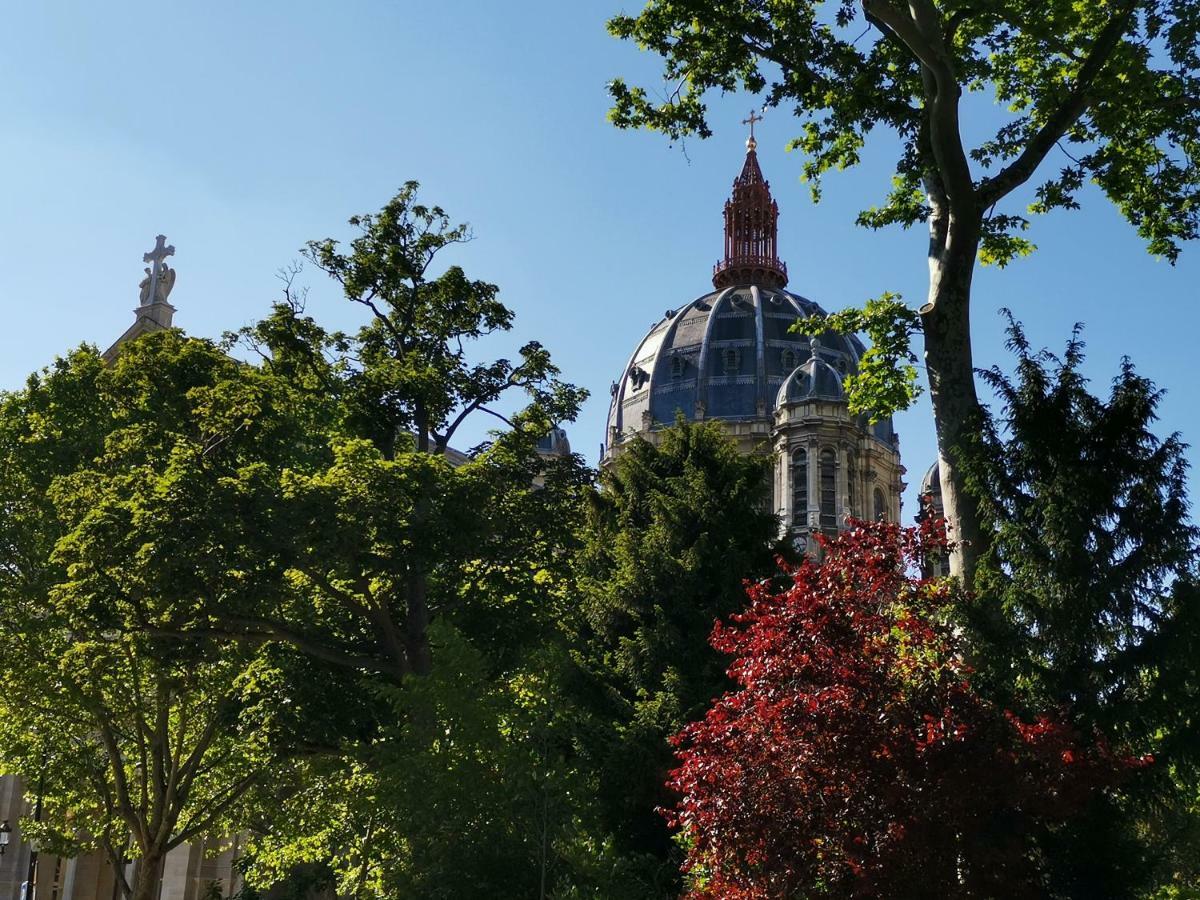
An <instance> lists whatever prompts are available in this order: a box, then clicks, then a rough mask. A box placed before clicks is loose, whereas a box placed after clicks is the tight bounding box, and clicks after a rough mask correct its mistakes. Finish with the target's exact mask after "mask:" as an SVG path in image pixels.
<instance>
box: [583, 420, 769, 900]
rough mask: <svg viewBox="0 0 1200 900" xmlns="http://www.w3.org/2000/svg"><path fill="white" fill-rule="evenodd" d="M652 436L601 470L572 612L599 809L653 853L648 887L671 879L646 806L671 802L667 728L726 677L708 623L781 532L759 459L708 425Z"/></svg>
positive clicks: (628, 851) (623, 836)
mask: <svg viewBox="0 0 1200 900" xmlns="http://www.w3.org/2000/svg"><path fill="white" fill-rule="evenodd" d="M656 444H657V446H656V445H655V444H651V443H649V442H647V441H645V440H642V439H640V438H637V439H634V440H632V441H630V442H628V443H627V444H626V445H625V446H623V447H622V449H621V451H620V454H619V455H618V456H617V458H616V460H615V461H614V463H613V465H612V467H611V469H609V470H608V471H606V472H605V473H604V474H603V485H604V490H603V491H602V492H601V493H600V494H599V495H597V497H596V498H595V501H594V504H593V506H592V509H591V510H590V513H589V515H588V519H587V524H586V527H585V529H584V540H585V545H584V548H583V551H582V554H581V556H580V558H579V564H578V579H579V580H578V589H577V590H578V597H577V605H576V608H575V609H574V610H572V611H570V613H569V618H568V627H570V628H571V629H572V630H573V631H574V634H573V636H572V649H573V653H574V655H575V659H576V660H577V662H578V664H579V666H580V667H581V670H582V671H581V672H580V680H579V682H578V684H577V686H576V692H577V693H576V696H578V697H579V702H580V704H581V705H582V707H583V708H584V709H585V710H586V711H587V712H588V718H589V720H590V724H589V726H588V729H587V730H586V731H584V732H583V733H582V736H581V741H582V748H583V752H584V754H585V757H586V759H587V760H588V766H589V767H590V768H591V769H592V770H593V771H594V772H595V773H596V777H597V778H598V785H597V790H598V792H599V796H600V798H601V802H602V804H603V820H602V821H603V824H604V826H605V828H606V830H607V832H608V833H610V834H613V835H614V836H615V837H616V839H617V840H618V847H619V849H620V850H621V852H622V853H623V854H624V855H626V856H627V857H628V858H630V859H631V860H637V859H639V858H643V854H649V857H648V859H646V862H647V863H648V864H649V866H650V868H651V870H653V869H658V870H659V872H660V875H659V878H660V880H659V882H658V883H657V886H656V888H655V889H654V893H648V894H646V896H665V895H666V893H664V892H668V891H670V890H671V889H672V888H677V883H676V882H675V881H674V877H675V873H674V872H672V871H671V870H670V867H663V866H662V864H661V861H662V860H663V859H664V858H665V857H667V856H669V855H671V852H672V845H671V843H670V840H669V836H668V833H667V829H666V827H665V823H664V822H663V820H662V819H661V817H660V816H659V815H658V814H657V813H656V812H655V809H656V807H659V806H663V805H666V804H667V803H668V802H669V795H668V794H667V792H666V790H665V788H664V783H665V780H666V773H667V771H668V770H669V769H670V768H671V767H672V765H673V759H672V754H671V750H670V747H669V746H668V743H667V738H668V737H669V735H671V734H672V733H674V732H675V731H676V730H678V728H679V727H681V726H682V725H683V724H684V723H686V722H688V721H690V720H692V719H693V718H695V717H696V716H697V715H699V713H700V712H701V711H702V710H703V709H704V707H705V706H706V704H707V703H708V701H709V700H710V698H711V697H712V696H714V694H715V693H718V692H719V691H720V690H721V689H722V687H723V686H724V685H725V684H726V679H725V674H724V663H723V661H722V660H721V659H720V658H719V657H718V656H717V654H716V653H715V652H713V651H712V650H711V648H709V647H708V644H707V636H708V633H709V631H710V630H711V628H712V624H713V622H714V621H715V620H716V619H717V618H718V617H721V616H726V615H729V614H730V613H732V612H733V611H734V610H736V609H737V608H738V607H739V606H740V604H741V602H742V596H743V589H742V583H743V580H744V579H747V578H751V579H755V578H762V577H765V576H768V575H770V574H772V573H773V572H774V571H775V565H774V560H773V556H774V551H775V549H777V548H776V547H775V541H776V538H777V534H778V523H777V520H776V518H775V517H774V516H773V515H772V514H771V513H770V512H769V507H768V504H769V498H770V481H769V477H770V476H769V472H770V467H769V459H768V458H767V457H765V456H744V455H742V454H741V453H740V452H739V451H738V448H737V446H736V445H735V444H734V442H733V441H732V440H731V439H730V438H728V437H727V436H726V435H725V434H724V433H723V432H722V431H721V428H720V426H719V425H717V424H713V423H708V424H690V423H688V422H686V421H683V420H682V419H681V420H680V421H678V422H677V423H676V424H675V426H674V427H672V428H666V429H663V430H662V431H661V432H660V433H659V434H658V440H657V441H656ZM663 879H665V880H663Z"/></svg>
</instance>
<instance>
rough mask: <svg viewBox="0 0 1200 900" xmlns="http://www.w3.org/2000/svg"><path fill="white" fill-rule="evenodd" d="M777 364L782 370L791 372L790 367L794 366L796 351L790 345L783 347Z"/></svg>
mask: <svg viewBox="0 0 1200 900" xmlns="http://www.w3.org/2000/svg"><path fill="white" fill-rule="evenodd" d="M779 364H780V365H781V366H782V367H783V371H784V372H791V371H792V369H794V368H796V351H795V350H793V349H791V348H790V347H788V348H785V349H784V351H783V352H782V353H780V354H779Z"/></svg>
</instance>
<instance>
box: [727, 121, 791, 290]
mask: <svg viewBox="0 0 1200 900" xmlns="http://www.w3.org/2000/svg"><path fill="white" fill-rule="evenodd" d="M761 121H762V116H760V115H756V114H755V113H754V112H753V111H751V113H750V116H749V117H748V118H745V119H743V120H742V124H744V125H749V126H750V139H749V140H747V141H746V161H745V163H743V165H742V174H741V175H739V176H738V177H737V178H735V179H734V181H733V196H732V197H730V198H729V200H728V201H726V203H725V259H724V260H722V261H721V262H719V263H717V264H716V266H714V267H713V285H714V286H716V287H717V288H718V289H719V288H726V287H732V286H734V285H740V284H758V285H762V286H763V287H771V288H781V287H783V286H784V285H786V284H787V280H788V278H787V266H785V265H784V264H783V262H782V261H781V260H780V259H779V255H778V248H777V234H776V228H777V225H778V222H779V206H778V205H777V204H776V203H775V201H774V200H772V199H771V185H770V184H769V183H768V182H767V180H766V179H765V178H763V173H762V169H760V168H759V167H758V154H756V153H755V152H754V148H755V147H756V146H757V141H755V139H754V124H755V123H756V122H761Z"/></svg>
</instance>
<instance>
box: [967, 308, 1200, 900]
mask: <svg viewBox="0 0 1200 900" xmlns="http://www.w3.org/2000/svg"><path fill="white" fill-rule="evenodd" d="M1009 335H1010V339H1009V345H1010V347H1011V348H1012V349H1013V350H1014V352H1015V353H1016V355H1017V366H1016V372H1015V374H1014V375H1013V376H1012V377H1010V376H1007V375H1005V374H1004V373H1003V372H1002V371H1000V370H999V369H998V368H994V369H991V370H990V371H988V372H985V373H982V374H983V377H984V378H985V379H986V380H987V382H988V383H989V384H990V385H991V387H992V388H993V389H994V390H995V391H996V393H997V394H998V396H999V398H1000V403H1001V410H1000V416H999V421H998V422H997V423H994V424H989V425H988V427H987V428H986V429H985V430H984V432H983V434H982V435H981V436H980V440H979V443H978V445H977V447H976V448H975V450H974V451H973V453H972V454H971V457H972V458H971V461H970V465H969V468H968V471H969V475H970V482H969V483H970V485H971V489H972V490H973V491H974V492H975V493H976V495H977V496H978V497H979V498H980V499H981V501H982V505H981V510H982V512H983V515H984V522H985V523H986V525H987V527H988V528H989V529H990V530H991V531H992V532H993V534H994V540H993V542H992V545H991V547H990V549H989V551H988V553H986V554H985V556H984V557H983V560H982V564H981V567H980V569H979V572H978V575H977V579H976V589H977V590H976V594H977V600H976V602H975V606H974V607H973V608H971V609H970V610H969V620H970V622H971V623H972V625H973V627H974V630H975V633H976V635H977V639H978V641H979V644H978V658H977V659H976V660H975V662H976V664H977V665H978V667H979V669H980V672H979V676H980V679H981V681H982V683H984V684H986V685H987V686H988V687H989V689H990V690H992V691H994V692H995V693H996V694H997V695H998V696H999V697H1000V698H1001V699H1002V700H1003V701H1004V702H1005V703H1008V704H1014V705H1018V706H1024V707H1026V708H1028V707H1029V706H1031V705H1037V704H1046V705H1049V706H1051V707H1053V706H1059V707H1062V708H1064V709H1069V710H1071V712H1072V715H1073V716H1074V719H1075V721H1076V722H1077V723H1078V725H1079V726H1080V727H1081V728H1083V729H1085V730H1089V731H1090V730H1092V729H1095V730H1097V731H1098V732H1099V733H1101V734H1103V735H1105V736H1106V737H1107V738H1108V739H1109V740H1110V741H1111V742H1112V743H1113V744H1114V746H1119V747H1121V748H1124V749H1127V750H1129V751H1130V752H1133V753H1137V754H1145V753H1150V754H1153V755H1154V757H1155V759H1156V763H1155V765H1153V766H1150V767H1148V768H1147V769H1145V770H1144V771H1142V772H1140V773H1139V774H1138V775H1137V776H1135V777H1134V778H1132V779H1131V780H1130V782H1129V783H1128V784H1127V785H1126V786H1125V788H1124V789H1123V790H1122V791H1120V792H1117V793H1114V794H1111V795H1109V796H1108V797H1107V798H1106V799H1104V800H1102V801H1099V802H1098V803H1097V804H1096V807H1095V809H1094V810H1093V812H1092V815H1091V816H1090V817H1089V819H1088V820H1087V821H1086V822H1084V823H1083V824H1081V825H1080V826H1079V827H1078V828H1076V829H1073V830H1072V831H1071V832H1070V833H1064V834H1062V835H1060V836H1059V837H1060V840H1061V846H1059V847H1057V848H1056V849H1055V850H1054V852H1053V853H1052V856H1053V859H1054V861H1055V863H1056V866H1057V869H1058V871H1057V874H1056V878H1057V879H1058V882H1059V883H1060V884H1062V885H1064V888H1063V891H1064V892H1063V894H1062V896H1074V897H1103V896H1129V892H1130V891H1132V890H1133V889H1134V887H1135V886H1137V885H1144V884H1146V883H1147V882H1148V883H1150V884H1153V883H1155V882H1154V881H1153V879H1154V878H1158V877H1164V876H1162V873H1163V872H1164V871H1165V872H1166V873H1168V874H1171V873H1175V874H1180V873H1182V874H1183V875H1187V874H1188V873H1190V874H1191V875H1192V876H1195V875H1196V874H1197V873H1200V855H1197V853H1196V851H1197V845H1196V843H1195V835H1194V833H1193V834H1191V835H1188V833H1187V832H1189V831H1190V832H1194V831H1195V825H1194V824H1192V823H1193V820H1194V811H1193V809H1192V807H1193V805H1194V803H1195V801H1196V798H1197V795H1198V784H1200V782H1198V781H1197V765H1198V764H1200V716H1198V715H1197V712H1198V706H1197V703H1198V698H1200V589H1198V584H1197V570H1196V562H1197V529H1196V528H1195V526H1193V525H1192V524H1191V522H1190V521H1189V519H1188V503H1187V495H1186V482H1185V475H1186V468H1187V466H1186V462H1185V459H1184V456H1183V449H1184V447H1183V445H1182V444H1181V443H1180V440H1179V438H1178V436H1177V435H1171V436H1169V437H1167V438H1166V439H1160V438H1158V437H1157V436H1155V434H1154V433H1153V431H1152V430H1151V429H1152V426H1153V423H1154V420H1155V418H1156V408H1157V406H1158V404H1159V402H1160V399H1161V396H1162V395H1161V392H1159V391H1158V390H1156V389H1155V388H1154V386H1153V385H1152V384H1151V383H1150V382H1149V381H1148V380H1147V379H1146V378H1144V377H1142V376H1140V375H1138V374H1137V373H1136V372H1135V370H1134V368H1133V366H1132V364H1131V363H1130V362H1129V361H1128V360H1125V361H1124V363H1123V364H1122V367H1121V372H1120V374H1119V375H1118V376H1117V377H1116V378H1115V379H1114V381H1113V384H1112V388H1111V390H1110V392H1109V395H1108V396H1107V398H1101V397H1097V396H1095V395H1093V394H1092V393H1091V392H1090V391H1089V390H1088V385H1087V381H1086V379H1085V378H1084V377H1083V375H1082V373H1081V371H1080V369H1081V366H1082V364H1083V343H1082V341H1081V340H1080V338H1079V334H1078V331H1076V334H1075V336H1074V337H1073V338H1072V339H1071V341H1070V342H1069V343H1068V344H1067V348H1066V352H1065V354H1064V355H1063V357H1062V358H1061V359H1060V358H1058V357H1055V356H1053V355H1051V354H1049V353H1047V352H1045V351H1041V352H1034V351H1033V350H1032V349H1031V348H1030V346H1029V343H1028V341H1027V340H1026V338H1025V335H1024V333H1023V332H1022V330H1021V328H1020V326H1019V325H1017V324H1016V323H1015V322H1012V321H1011V319H1010V327H1009Z"/></svg>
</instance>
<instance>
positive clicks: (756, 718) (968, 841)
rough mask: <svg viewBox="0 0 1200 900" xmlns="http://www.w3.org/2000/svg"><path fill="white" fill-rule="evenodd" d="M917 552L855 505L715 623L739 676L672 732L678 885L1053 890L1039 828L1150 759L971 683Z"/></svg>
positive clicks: (922, 538)
mask: <svg viewBox="0 0 1200 900" xmlns="http://www.w3.org/2000/svg"><path fill="white" fill-rule="evenodd" d="M942 546H943V547H944V544H942ZM930 552H939V551H938V542H937V540H936V536H935V534H934V530H933V529H932V528H929V527H927V528H926V529H925V530H924V531H923V532H920V533H918V532H915V531H902V530H901V529H899V528H898V527H897V526H895V525H886V524H875V525H869V526H868V525H864V526H862V527H861V528H859V529H856V530H854V531H851V532H847V533H845V534H842V535H840V536H839V537H838V538H837V539H836V540H834V541H832V542H827V543H826V545H825V556H824V559H823V560H822V562H821V563H820V564H819V565H818V564H815V563H813V562H811V561H808V562H805V563H804V564H803V565H801V566H800V567H798V568H797V569H795V570H794V571H792V573H791V578H790V579H789V583H788V584H786V586H785V587H783V588H782V589H776V588H773V587H771V586H769V585H765V584H763V585H755V586H752V587H751V588H750V589H749V591H748V594H749V600H750V603H749V606H748V608H747V609H746V610H745V611H744V612H742V613H740V614H738V615H736V616H734V617H732V621H730V622H729V623H728V624H719V625H718V626H717V628H716V629H715V630H714V632H713V644H714V646H715V647H717V648H718V649H720V650H722V651H724V652H725V653H728V654H730V655H731V656H732V657H733V662H732V666H731V668H730V674H731V675H733V677H734V679H735V680H736V682H737V688H736V690H732V691H730V692H729V693H727V694H726V695H725V696H723V697H721V698H720V699H719V700H717V701H716V702H714V704H713V705H712V708H711V709H710V710H709V711H708V713H707V715H706V716H705V717H704V719H703V720H702V721H700V722H697V723H695V724H693V725H689V726H688V727H687V728H686V729H685V730H684V731H683V732H682V734H681V735H680V736H679V738H678V743H679V747H680V760H681V763H682V765H681V766H680V768H679V769H678V770H677V771H676V772H675V773H673V777H672V784H673V786H674V787H675V788H677V789H678V790H679V792H680V794H681V799H680V800H679V802H678V804H677V805H676V806H675V808H674V810H673V811H672V813H671V818H672V821H673V822H674V824H675V825H676V826H677V827H679V828H680V829H681V832H682V837H683V838H684V839H685V845H686V847H687V850H688V858H687V862H686V869H687V871H688V873H689V881H690V885H691V891H690V892H689V894H688V896H689V897H695V898H701V897H711V898H731V897H739V898H740V897H744V898H775V897H779V898H783V897H819V896H832V897H931V898H932V897H962V898H966V897H1012V898H1017V897H1035V896H1036V897H1061V896H1071V894H1070V893H1069V892H1066V893H1064V892H1063V891H1061V890H1060V885H1057V884H1054V883H1053V882H1052V881H1050V880H1048V879H1047V869H1048V868H1050V865H1049V864H1048V863H1049V860H1048V858H1047V857H1048V855H1049V854H1048V853H1047V852H1046V850H1047V846H1046V845H1047V842H1049V843H1050V845H1051V846H1053V839H1054V835H1055V833H1056V832H1057V831H1059V830H1063V829H1068V830H1069V829H1070V828H1072V827H1074V820H1075V818H1076V817H1077V816H1078V815H1079V814H1080V812H1081V811H1083V810H1085V809H1086V808H1087V807H1088V804H1089V802H1090V801H1091V800H1092V799H1093V798H1095V797H1097V796H1099V795H1100V794H1101V793H1102V792H1103V791H1104V790H1105V789H1107V788H1111V787H1112V786H1113V785H1114V784H1116V783H1117V782H1118V781H1119V780H1120V779H1121V777H1122V776H1123V775H1124V774H1126V773H1128V772H1129V771H1131V770H1135V769H1137V768H1140V767H1142V766H1143V765H1145V764H1146V763H1147V762H1149V761H1148V760H1140V759H1133V758H1129V757H1124V758H1116V757H1114V756H1113V755H1112V753H1111V752H1110V751H1109V750H1108V749H1107V747H1106V746H1105V745H1104V744H1103V743H1100V742H1097V741H1095V740H1094V739H1092V738H1090V736H1084V735H1081V734H1078V733H1076V732H1074V731H1073V729H1072V728H1071V726H1070V724H1069V723H1068V722H1065V721H1064V720H1063V719H1062V718H1060V717H1059V716H1058V714H1057V713H1056V714H1055V715H1041V716H1037V717H1036V718H1033V717H1031V718H1030V719H1027V720H1023V719H1022V718H1020V717H1017V716H1014V715H1012V714H1011V713H1006V712H1005V711H1004V710H1003V709H1002V708H1001V707H999V706H997V705H995V704H994V703H991V702H989V701H988V700H987V699H985V698H984V697H983V696H982V695H981V694H980V693H979V692H978V691H977V690H975V688H974V687H973V685H972V684H971V680H970V670H969V668H968V667H967V666H966V665H965V664H964V663H963V659H962V651H963V649H964V647H963V642H962V639H961V635H960V632H959V631H958V630H957V629H956V628H955V627H954V626H953V625H952V624H950V623H949V622H948V621H947V613H948V612H949V611H950V610H951V609H953V607H955V606H957V605H958V604H960V603H961V602H962V598H961V597H958V596H956V593H957V591H958V587H957V584H956V583H955V582H953V581H950V580H947V579H941V580H937V581H924V580H921V579H919V578H916V577H913V576H912V575H910V574H908V573H910V572H912V571H914V570H915V568H916V566H917V565H918V564H919V563H920V562H921V561H922V559H923V558H924V557H925V556H926V555H927V554H928V553H930ZM1087 896H1108V894H1090V895H1087Z"/></svg>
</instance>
